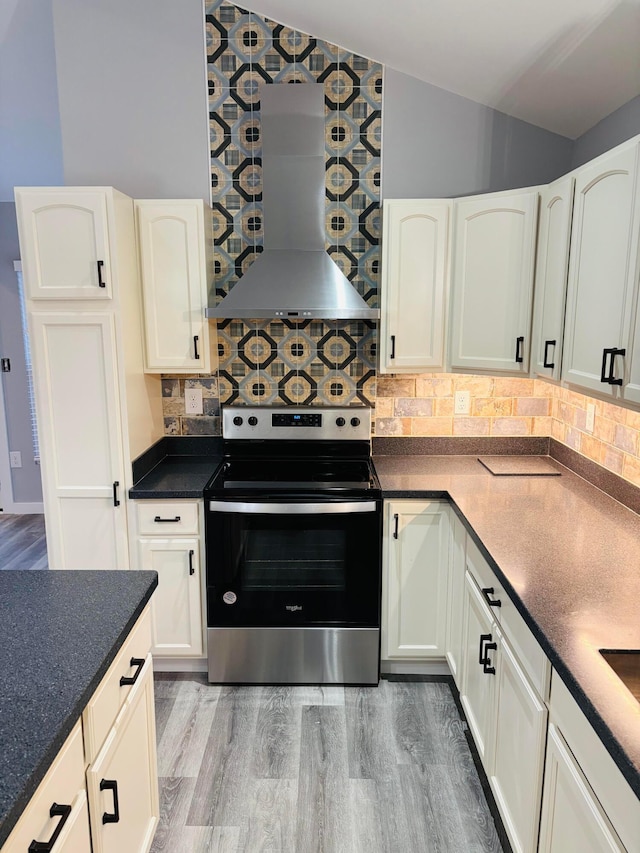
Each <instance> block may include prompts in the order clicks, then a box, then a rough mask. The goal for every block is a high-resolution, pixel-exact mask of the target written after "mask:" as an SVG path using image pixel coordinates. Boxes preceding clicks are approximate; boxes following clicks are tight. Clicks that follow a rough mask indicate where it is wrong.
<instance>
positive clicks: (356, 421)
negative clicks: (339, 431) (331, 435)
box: [351, 418, 360, 427]
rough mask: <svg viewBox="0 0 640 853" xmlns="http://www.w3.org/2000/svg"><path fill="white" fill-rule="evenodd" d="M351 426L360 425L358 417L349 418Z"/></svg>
mask: <svg viewBox="0 0 640 853" xmlns="http://www.w3.org/2000/svg"><path fill="white" fill-rule="evenodd" d="M351 426H352V427H357V426H360V418H351Z"/></svg>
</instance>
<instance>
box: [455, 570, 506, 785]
mask: <svg viewBox="0 0 640 853" xmlns="http://www.w3.org/2000/svg"><path fill="white" fill-rule="evenodd" d="M487 643H496V644H497V643H498V639H497V632H496V628H495V623H494V621H493V618H492V616H491V613H489V611H488V610H487V606H486V605H485V603H484V601H483V600H482V596H481V594H480V592H479V591H478V589H477V587H476V585H475V583H474V581H473V578H472V577H471V575H470V574H469V572H466V574H465V580H464V616H463V627H462V656H463V664H462V666H463V679H462V685H463V686H462V691H461V695H460V699H461V701H462V706H463V708H464V711H465V714H466V716H467V722H468V723H469V728H470V729H471V734H472V735H473V739H474V741H475V744H476V747H477V749H478V753H479V755H480V758H481V759H482V763H483V764H484V766H485V769H487V771H488V770H489V767H488V763H489V758H490V747H491V744H492V740H493V736H494V722H495V693H496V673H495V672H491V671H490V670H491V669H492V668H493V669H494V670H497V668H498V666H499V649H491V650H489V651H488V652H487V654H488V655H489V657H488V660H489V661H490V663H488V664H486V665H483V663H482V661H481V659H482V658H484V659H485V660H486V659H487V658H486V656H485V655H484V654H483V653H484V652H485V651H486V645H487Z"/></svg>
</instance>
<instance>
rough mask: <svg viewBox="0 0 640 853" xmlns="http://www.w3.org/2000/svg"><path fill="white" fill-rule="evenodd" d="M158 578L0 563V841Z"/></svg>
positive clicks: (66, 733)
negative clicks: (13, 567) (2, 566)
mask: <svg viewBox="0 0 640 853" xmlns="http://www.w3.org/2000/svg"><path fill="white" fill-rule="evenodd" d="M157 585H158V576H157V574H156V573H155V572H139V571H0V602H1V604H0V672H2V690H1V691H0V846H1V845H2V844H3V843H4V842H5V841H6V839H7V837H8V835H9V833H10V832H11V830H12V828H13V826H14V825H15V823H16V822H17V820H18V818H19V817H20V814H21V813H22V811H23V810H24V808H25V806H26V805H27V804H28V802H29V800H30V799H31V797H32V795H33V794H34V793H35V791H36V788H37V787H38V784H39V783H40V782H41V780H42V779H43V777H44V775H45V773H46V772H47V770H48V769H49V767H50V765H51V763H52V762H53V760H54V759H55V757H56V755H57V754H58V752H59V751H60V749H61V747H62V746H63V744H64V742H65V740H66V738H67V737H68V735H69V734H70V732H71V730H72V729H73V727H74V725H75V724H76V722H77V721H78V719H79V718H80V716H81V715H82V712H83V710H84V708H85V707H86V705H87V703H88V702H89V700H90V699H91V696H92V695H93V693H94V691H95V690H96V688H97V686H98V685H99V683H100V681H101V680H102V678H103V676H104V675H105V673H106V672H107V670H108V668H109V666H110V664H111V662H112V661H113V660H114V658H115V657H116V654H117V653H118V650H119V649H120V648H121V646H122V644H123V643H124V641H125V639H126V638H127V636H128V635H129V633H130V631H131V629H132V628H133V626H134V624H135V622H136V620H137V619H138V617H139V616H140V614H141V613H142V611H143V609H144V606H145V605H146V603H147V602H148V601H149V599H150V597H151V594H152V593H153V590H154V589H155V588H156V586H157Z"/></svg>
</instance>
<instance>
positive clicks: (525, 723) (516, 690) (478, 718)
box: [461, 541, 549, 853]
mask: <svg viewBox="0 0 640 853" xmlns="http://www.w3.org/2000/svg"><path fill="white" fill-rule="evenodd" d="M503 608H504V611H503ZM463 638H464V640H463V654H464V676H463V688H462V691H461V701H462V705H463V708H464V710H465V714H466V716H467V721H468V723H469V728H470V730H471V733H472V735H473V738H474V741H475V743H476V747H477V748H478V752H479V754H480V758H481V760H482V762H483V765H484V768H485V771H486V774H487V777H488V779H489V784H490V785H491V789H492V791H493V794H494V796H495V799H496V803H497V805H498V809H499V811H500V814H501V816H502V819H503V822H504V825H505V829H506V831H507V834H508V836H509V840H510V842H511V846H512V848H513V849H514V851H519V853H532V851H534V850H536V845H537V839H538V826H539V817H540V800H541V793H542V777H543V766H544V750H545V736H546V729H547V708H546V705H545V704H544V703H545V700H546V698H547V693H548V685H549V662H548V660H547V658H546V656H545V655H544V653H543V652H542V650H541V649H540V647H539V646H538V644H537V643H536V641H535V639H534V638H533V636H532V635H531V632H530V631H529V629H528V628H527V626H526V625H525V624H524V622H523V621H522V619H521V617H520V616H519V615H518V614H517V613H516V612H515V610H514V609H513V607H512V605H510V602H509V599H508V598H507V597H506V595H505V592H504V590H503V589H502V587H501V586H500V584H499V583H498V581H497V579H495V576H494V575H493V572H492V571H491V569H490V567H489V565H488V564H487V563H486V561H485V560H484V558H483V557H482V555H481V554H480V551H479V550H478V548H477V547H476V546H475V544H474V543H472V542H470V541H469V542H468V543H467V573H466V576H465V611H464V628H463Z"/></svg>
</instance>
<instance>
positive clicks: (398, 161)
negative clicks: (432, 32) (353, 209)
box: [382, 68, 573, 198]
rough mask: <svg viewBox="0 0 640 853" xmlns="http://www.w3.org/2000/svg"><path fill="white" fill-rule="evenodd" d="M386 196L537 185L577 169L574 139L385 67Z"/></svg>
mask: <svg viewBox="0 0 640 853" xmlns="http://www.w3.org/2000/svg"><path fill="white" fill-rule="evenodd" d="M382 122H383V127H382V140H383V141H382V195H383V198H421V197H422V198H442V197H450V196H460V195H473V194H474V193H484V192H493V191H497V190H506V189H512V188H514V187H525V186H533V185H536V184H543V183H548V182H549V181H552V180H553V179H554V178H557V177H559V176H560V175H562V174H564V173H565V172H568V171H569V170H570V168H571V155H572V149H573V142H572V141H571V140H570V139H567V138H565V137H564V136H559V135H558V134H555V133H550V132H549V131H547V130H542V129H541V128H539V127H535V126H534V125H532V124H527V122H524V121H520V120H519V119H514V118H510V117H509V116H507V115H505V114H504V113H501V112H498V111H497V110H493V109H491V108H490V107H485V106H483V105H482V104H477V103H475V101H470V100H468V99H467V98H463V97H461V96H460V95H454V94H453V93H452V92H447V91H446V90H445V89H439V88H438V87H437V86H432V85H431V84H429V83H425V82H424V81H422V80H417V79H416V78H415V77H409V76H408V75H406V74H402V73H401V72H399V71H395V70H394V69H392V68H387V69H385V78H384V108H383V111H382Z"/></svg>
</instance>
